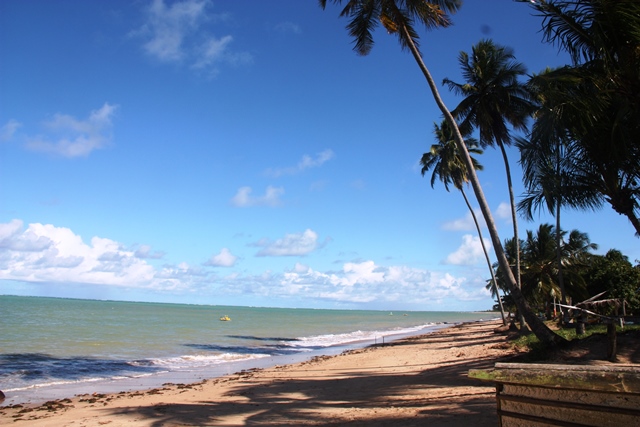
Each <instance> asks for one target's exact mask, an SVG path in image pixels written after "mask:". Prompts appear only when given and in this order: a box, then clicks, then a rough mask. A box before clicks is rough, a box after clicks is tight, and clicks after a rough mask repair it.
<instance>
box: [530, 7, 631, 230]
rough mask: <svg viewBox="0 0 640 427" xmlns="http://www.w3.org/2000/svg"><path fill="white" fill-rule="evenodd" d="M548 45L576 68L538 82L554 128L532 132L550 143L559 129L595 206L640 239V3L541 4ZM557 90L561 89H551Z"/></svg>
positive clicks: (535, 81) (535, 128) (555, 72)
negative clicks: (620, 219)
mask: <svg viewBox="0 0 640 427" xmlns="http://www.w3.org/2000/svg"><path fill="white" fill-rule="evenodd" d="M527 3H528V4H530V5H531V6H532V7H534V9H535V10H536V11H538V12H539V14H540V16H542V17H543V23H542V29H543V35H544V40H545V41H547V42H549V43H553V44H556V45H558V46H559V48H560V49H562V50H565V51H566V52H568V53H569V55H570V57H571V60H572V65H570V66H565V67H562V68H560V69H557V70H553V71H550V72H547V73H544V74H543V75H540V76H536V77H534V78H533V79H532V82H533V86H535V87H543V88H544V89H545V90H546V92H545V97H546V98H547V99H546V102H545V104H546V105H545V107H546V110H547V111H548V114H546V118H547V119H548V121H550V122H553V126H551V127H550V126H548V124H545V125H544V126H537V123H534V126H533V128H532V139H534V140H536V141H544V140H546V139H547V138H548V132H549V131H550V130H551V129H560V130H561V131H562V132H563V134H564V138H565V140H566V141H570V142H571V143H572V144H575V147H576V149H575V150H574V151H573V153H572V154H573V155H574V157H573V160H572V161H573V163H574V164H576V165H580V168H581V174H580V175H579V176H577V177H573V176H572V181H574V182H581V183H582V184H583V188H586V189H588V190H590V191H588V192H585V193H584V194H582V195H578V196H579V197H581V198H582V199H583V200H587V199H590V200H591V201H590V203H591V204H593V205H598V204H602V203H603V202H605V201H606V202H607V203H609V204H610V205H611V207H612V208H613V209H614V210H615V211H616V212H618V213H619V214H621V215H625V216H626V217H627V218H628V219H629V221H630V222H631V224H632V225H633V227H634V229H635V231H636V234H638V235H640V97H638V93H640V2H638V1H619V0H573V1H555V0H549V1H545V0H536V1H533V2H527ZM549 88H553V89H554V90H555V93H554V91H552V90H549Z"/></svg>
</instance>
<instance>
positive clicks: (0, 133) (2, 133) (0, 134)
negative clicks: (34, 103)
mask: <svg viewBox="0 0 640 427" xmlns="http://www.w3.org/2000/svg"><path fill="white" fill-rule="evenodd" d="M21 126H22V123H20V122H19V121H17V120H14V119H11V120H9V121H8V122H7V123H5V124H4V125H3V126H2V128H0V142H4V141H10V140H11V139H13V135H15V133H16V132H17V131H18V129H19V128H20V127H21Z"/></svg>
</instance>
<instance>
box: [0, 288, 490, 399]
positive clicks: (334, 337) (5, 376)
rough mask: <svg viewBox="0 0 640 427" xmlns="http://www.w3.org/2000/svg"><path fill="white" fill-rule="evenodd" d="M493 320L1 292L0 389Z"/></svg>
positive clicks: (140, 374)
mask: <svg viewBox="0 0 640 427" xmlns="http://www.w3.org/2000/svg"><path fill="white" fill-rule="evenodd" d="M224 315H227V316H229V317H230V318H231V321H227V322H223V321H220V317H221V316H224ZM494 317H495V315H494V314H493V313H462V312H415V311H412V312H394V313H390V312H382V311H362V310H314V309H283V308H255V307H224V306H207V305H185V304H158V303H140V302H119V301H94V300H77V299H63V298H40V297H18V296H0V319H2V320H1V321H0V390H2V391H3V392H4V393H5V394H6V395H7V400H5V402H4V403H3V404H4V405H8V404H15V403H20V402H26V401H30V402H34V403H37V402H38V401H45V400H48V399H51V398H59V397H67V396H72V395H75V394H80V393H88V392H115V391H122V390H131V389H140V388H150V387H157V386H160V385H161V384H163V383H166V382H173V383H184V382H195V381H198V380H201V379H204V378H211V377H215V376H220V375H224V374H229V373H233V372H238V371H240V370H242V369H248V368H253V367H265V366H270V365H275V364H286V363H294V362H298V361H301V360H304V359H308V358H311V357H313V356H316V355H318V354H337V353H339V352H341V351H343V350H344V349H346V348H351V347H357V346H366V345H371V344H375V343H378V344H379V343H382V342H383V341H385V342H388V341H390V340H392V339H395V338H398V337H401V336H407V335H416V334H421V333H425V332H429V331H430V330H433V329H434V328H437V327H438V326H437V325H438V324H442V323H458V322H462V321H469V320H480V319H489V318H494Z"/></svg>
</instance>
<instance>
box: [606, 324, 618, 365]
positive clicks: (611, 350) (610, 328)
mask: <svg viewBox="0 0 640 427" xmlns="http://www.w3.org/2000/svg"><path fill="white" fill-rule="evenodd" d="M607 338H608V340H607V344H608V345H607V359H608V360H609V361H610V362H616V361H617V360H618V358H617V356H616V354H617V351H618V348H617V347H618V336H617V333H616V321H615V320H614V319H611V320H610V321H609V322H608V323H607Z"/></svg>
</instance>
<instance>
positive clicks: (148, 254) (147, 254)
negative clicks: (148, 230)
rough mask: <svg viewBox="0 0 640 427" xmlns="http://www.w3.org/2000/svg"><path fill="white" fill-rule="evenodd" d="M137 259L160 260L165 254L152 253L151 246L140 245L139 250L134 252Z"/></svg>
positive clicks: (160, 252)
mask: <svg viewBox="0 0 640 427" xmlns="http://www.w3.org/2000/svg"><path fill="white" fill-rule="evenodd" d="M134 255H135V257H136V258H141V259H160V258H162V257H164V255H165V253H164V252H162V251H154V252H152V251H151V246H149V245H140V246H139V247H138V249H136V251H135V252H134Z"/></svg>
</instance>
